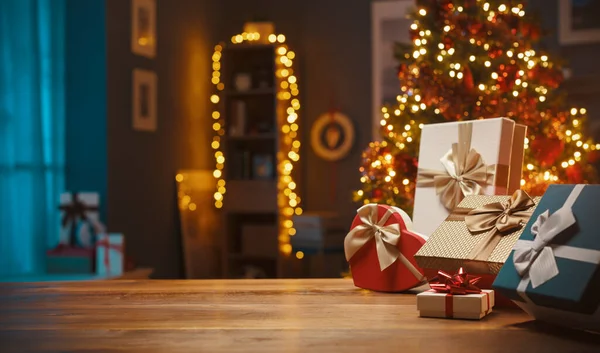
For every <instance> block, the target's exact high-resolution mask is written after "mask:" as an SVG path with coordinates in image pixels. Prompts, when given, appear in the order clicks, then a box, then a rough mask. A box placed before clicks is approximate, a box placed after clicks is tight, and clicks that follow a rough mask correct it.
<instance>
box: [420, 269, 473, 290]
mask: <svg viewBox="0 0 600 353" xmlns="http://www.w3.org/2000/svg"><path fill="white" fill-rule="evenodd" d="M480 279H481V277H474V276H471V275H469V274H468V273H467V271H465V269H464V268H462V267H461V268H459V269H458V272H456V273H455V274H454V275H450V274H448V273H446V272H444V271H442V270H439V271H438V275H437V277H434V278H432V279H431V282H430V283H429V286H430V287H431V289H433V290H434V291H436V292H438V293H449V294H455V295H456V294H457V295H464V294H476V293H481V289H479V288H478V287H477V286H475V284H476V283H477V282H479V280H480Z"/></svg>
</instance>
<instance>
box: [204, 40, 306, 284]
mask: <svg viewBox="0 0 600 353" xmlns="http://www.w3.org/2000/svg"><path fill="white" fill-rule="evenodd" d="M218 47H219V49H220V50H218V51H215V53H217V52H218V55H217V54H215V55H216V58H217V59H219V60H218V61H215V56H213V61H215V62H218V65H216V67H218V68H219V70H215V72H218V74H215V73H213V83H215V82H217V81H218V83H217V84H216V85H217V89H218V90H219V91H220V92H219V94H218V99H212V98H211V100H212V101H213V103H215V102H218V103H216V104H217V106H218V112H219V114H216V116H217V118H218V121H217V124H218V127H219V129H218V130H216V129H215V131H217V137H216V140H213V141H218V144H217V146H218V150H217V152H216V156H222V157H223V158H221V159H219V157H217V169H216V171H215V172H216V173H217V175H215V176H218V177H217V179H218V184H217V186H218V190H220V191H218V192H217V194H218V195H217V194H216V195H217V196H215V200H216V201H215V205H216V206H217V208H221V207H222V212H221V214H222V217H223V224H224V230H225V231H224V234H223V235H222V256H221V257H222V269H223V276H222V277H224V278H278V277H283V276H284V274H283V272H284V270H283V265H284V262H285V260H286V258H288V257H289V255H290V253H291V246H290V245H289V236H290V235H291V233H293V232H294V231H293V230H291V229H292V226H291V225H290V223H287V222H292V221H291V216H292V215H293V214H294V212H295V208H293V207H291V206H288V205H282V202H286V203H291V204H293V205H294V206H295V203H296V200H293V201H289V200H291V199H289V196H290V193H293V195H292V196H293V197H296V195H295V192H292V191H291V189H289V184H290V182H292V177H291V175H290V171H291V169H290V170H289V171H288V170H286V168H285V166H286V165H287V164H286V163H289V160H288V156H289V155H290V153H297V151H298V147H299V142H298V143H297V144H296V147H294V148H292V147H291V146H292V142H293V141H295V140H294V139H293V138H292V139H291V138H290V136H289V135H286V133H285V132H286V131H287V132H289V131H290V130H291V128H290V123H288V122H287V121H288V118H289V113H290V112H291V110H290V109H294V110H293V111H294V112H295V110H297V109H295V108H291V105H290V104H291V101H292V99H291V98H292V95H291V93H290V91H289V90H288V92H287V94H286V93H285V92H282V87H284V86H287V87H288V88H289V86H290V83H289V82H288V79H286V78H285V77H284V75H282V70H285V71H286V72H285V74H286V75H285V76H289V75H290V74H291V72H293V71H292V69H291V68H289V69H287V68H286V66H284V65H283V64H284V62H285V59H283V60H282V55H284V56H285V53H287V46H285V45H283V44H281V43H264V42H263V43H256V42H255V43H252V42H245V43H235V42H234V43H233V44H230V45H225V44H220V45H219V46H218ZM282 48H285V49H282ZM282 53H283V54H282ZM286 59H287V56H286ZM289 66H291V60H290V62H289V64H288V67H289ZM214 67H215V65H214V64H213V68H214ZM215 77H217V79H216V80H215V79H214V78H215ZM293 80H294V81H295V77H294V79H293ZM282 82H285V84H282ZM219 84H220V86H219ZM294 86H295V90H296V92H295V93H296V95H297V85H296V84H295V82H294ZM213 97H214V96H213ZM295 100H296V101H297V99H295ZM293 116H296V117H297V115H296V114H295V113H294V114H293ZM214 117H215V114H214V113H213V118H214ZM213 128H214V125H213ZM295 128H296V130H297V125H296V127H295ZM282 131H283V132H282ZM295 135H296V134H295V133H294V137H295ZM214 146H215V145H214V142H213V148H214ZM219 163H221V164H220V165H219ZM290 165H291V164H290ZM285 173H286V174H285ZM284 174H285V175H284ZM221 186H223V188H222V189H221ZM224 186H226V193H225V192H224V191H225V188H224ZM293 186H294V188H295V184H293ZM221 191H223V192H221ZM286 194H287V195H286ZM298 200H299V198H298ZM298 202H299V201H298ZM290 210H291V212H290ZM290 213H291V214H290ZM286 242H287V243H286ZM286 244H287V245H286Z"/></svg>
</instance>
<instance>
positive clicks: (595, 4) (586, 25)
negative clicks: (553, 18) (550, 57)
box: [558, 0, 600, 45]
mask: <svg viewBox="0 0 600 353" xmlns="http://www.w3.org/2000/svg"><path fill="white" fill-rule="evenodd" d="M558 17H559V40H560V44H563V45H572V44H583V43H593V42H600V21H598V18H600V1H597V0H559V1H558Z"/></svg>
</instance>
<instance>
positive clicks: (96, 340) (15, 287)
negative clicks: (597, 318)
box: [0, 279, 600, 353]
mask: <svg viewBox="0 0 600 353" xmlns="http://www.w3.org/2000/svg"><path fill="white" fill-rule="evenodd" d="M415 303H416V298H415V296H414V294H384V293H374V292H369V291H366V290H361V289H357V288H355V287H354V286H353V284H352V281H351V280H345V279H319V280H294V279H289V280H206V281H192V280H188V281H184V280H182V281H175V280H174V281H152V280H120V281H95V282H64V283H59V282H54V283H18V284H17V283H15V284H0V347H1V348H0V351H2V352H28V351H44V352H66V351H86V352H117V351H118V352H124V351H128V352H175V351H178V352H179V351H189V352H306V351H310V352H367V351H368V352H387V351H390V352H400V351H401V352H432V353H433V352H476V351H479V352H528V353H531V352H577V353H581V352H600V336H597V335H593V334H588V333H584V332H575V331H568V330H563V329H556V328H553V327H548V326H543V325H541V324H537V323H534V322H532V321H530V319H529V318H528V317H527V316H526V315H525V314H524V313H522V312H520V311H516V310H514V311H511V310H508V311H502V310H497V311H494V313H492V314H491V315H490V316H488V317H486V318H484V319H483V320H481V321H462V320H447V319H425V318H419V317H418V313H417V311H416V306H415Z"/></svg>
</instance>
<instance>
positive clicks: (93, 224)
mask: <svg viewBox="0 0 600 353" xmlns="http://www.w3.org/2000/svg"><path fill="white" fill-rule="evenodd" d="M74 195H76V196H74ZM74 197H77V200H78V201H79V202H80V203H82V204H83V205H84V207H85V208H86V209H85V211H84V212H85V217H86V221H85V222H82V220H81V219H80V218H79V217H77V218H76V219H75V220H73V219H69V221H68V222H67V223H66V224H65V225H63V224H62V221H63V219H64V218H65V216H66V214H65V213H66V211H65V210H64V209H63V208H64V207H70V206H71V205H73V202H74V201H75V200H74ZM60 206H61V215H60V220H61V227H60V241H61V242H62V243H65V244H67V243H68V242H69V238H70V233H71V228H72V227H76V229H75V232H76V237H77V241H78V243H79V244H78V245H80V246H83V247H86V248H90V247H92V246H93V245H94V239H93V235H94V233H97V232H98V231H103V230H104V225H102V223H101V222H100V212H99V209H100V196H99V195H98V193H96V192H80V193H76V194H74V193H70V192H65V193H62V194H61V195H60ZM94 228H96V229H94Z"/></svg>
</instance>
